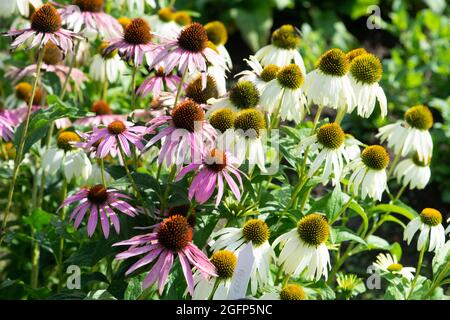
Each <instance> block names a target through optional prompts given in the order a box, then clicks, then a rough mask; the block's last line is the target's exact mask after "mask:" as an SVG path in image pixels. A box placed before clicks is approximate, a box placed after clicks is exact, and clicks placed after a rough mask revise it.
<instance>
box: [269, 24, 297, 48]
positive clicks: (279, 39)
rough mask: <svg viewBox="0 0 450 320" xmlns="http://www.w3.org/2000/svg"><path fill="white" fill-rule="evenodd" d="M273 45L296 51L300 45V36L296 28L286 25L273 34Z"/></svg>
mask: <svg viewBox="0 0 450 320" xmlns="http://www.w3.org/2000/svg"><path fill="white" fill-rule="evenodd" d="M272 44H273V45H274V46H276V47H278V48H282V49H296V48H297V47H298V46H299V44H300V35H299V32H298V31H297V29H296V28H294V26H292V25H290V24H285V25H283V26H281V27H280V28H278V29H277V30H275V31H274V32H273V33H272Z"/></svg>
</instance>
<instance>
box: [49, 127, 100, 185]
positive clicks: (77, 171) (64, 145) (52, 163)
mask: <svg viewBox="0 0 450 320" xmlns="http://www.w3.org/2000/svg"><path fill="white" fill-rule="evenodd" d="M77 142H80V137H79V136H78V135H77V134H76V133H75V132H71V131H64V132H62V133H60V134H59V136H58V141H57V147H56V148H50V149H48V150H47V151H46V152H45V153H44V155H43V157H42V168H43V169H44V171H46V172H48V173H49V174H54V173H55V172H56V171H57V170H58V169H62V171H63V172H64V176H65V177H66V179H67V181H71V180H72V179H73V178H76V177H79V176H81V177H82V178H83V180H87V179H88V178H89V176H90V174H91V172H92V165H91V162H90V161H89V158H88V157H87V156H86V153H85V152H84V151H83V150H82V149H78V148H75V147H74V146H73V145H74V144H75V143H77Z"/></svg>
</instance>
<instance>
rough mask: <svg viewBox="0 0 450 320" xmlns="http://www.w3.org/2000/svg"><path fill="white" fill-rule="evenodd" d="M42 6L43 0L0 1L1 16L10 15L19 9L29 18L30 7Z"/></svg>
mask: <svg viewBox="0 0 450 320" xmlns="http://www.w3.org/2000/svg"><path fill="white" fill-rule="evenodd" d="M40 6H42V1H41V0H5V1H0V17H10V16H12V15H13V14H14V13H16V12H17V11H19V12H20V14H21V15H22V16H24V17H25V18H28V16H29V15H30V7H34V8H39V7H40Z"/></svg>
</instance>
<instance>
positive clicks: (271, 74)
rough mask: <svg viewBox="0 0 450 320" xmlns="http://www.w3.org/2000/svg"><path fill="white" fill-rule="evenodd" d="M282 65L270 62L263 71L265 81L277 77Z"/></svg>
mask: <svg viewBox="0 0 450 320" xmlns="http://www.w3.org/2000/svg"><path fill="white" fill-rule="evenodd" d="M279 70H280V67H278V66H277V65H274V64H268V65H267V66H265V67H264V69H263V71H261V79H263V81H264V82H269V81H271V80H273V79H275V78H276V77H277V74H278V71H279Z"/></svg>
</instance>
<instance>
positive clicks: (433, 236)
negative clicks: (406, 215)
mask: <svg viewBox="0 0 450 320" xmlns="http://www.w3.org/2000/svg"><path fill="white" fill-rule="evenodd" d="M417 231H420V234H419V239H418V240H417V251H420V250H422V249H423V248H424V246H428V251H429V252H431V251H437V250H438V249H439V248H441V247H442V246H443V245H444V243H445V230H444V227H443V226H442V214H441V213H440V212H439V211H438V210H436V209H432V208H425V209H423V210H422V212H421V213H420V215H419V216H418V217H416V218H414V219H412V220H411V221H410V222H409V223H408V225H407V226H406V228H405V231H404V233H403V240H406V241H407V242H408V245H409V244H410V243H411V241H412V238H413V237H414V235H415V234H416V232H417Z"/></svg>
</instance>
